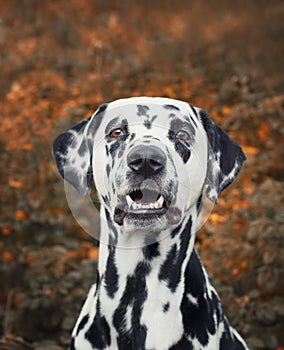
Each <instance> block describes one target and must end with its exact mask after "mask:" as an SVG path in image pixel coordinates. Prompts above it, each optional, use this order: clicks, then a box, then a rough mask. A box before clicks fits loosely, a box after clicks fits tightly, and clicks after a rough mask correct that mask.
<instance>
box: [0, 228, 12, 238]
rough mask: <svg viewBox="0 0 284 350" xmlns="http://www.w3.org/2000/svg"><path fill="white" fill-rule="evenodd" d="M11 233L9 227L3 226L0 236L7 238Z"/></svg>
mask: <svg viewBox="0 0 284 350" xmlns="http://www.w3.org/2000/svg"><path fill="white" fill-rule="evenodd" d="M11 232H12V229H11V227H10V226H5V227H3V228H2V235H3V236H8V235H9V234H10V233H11Z"/></svg>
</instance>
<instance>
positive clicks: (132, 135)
mask: <svg viewBox="0 0 284 350" xmlns="http://www.w3.org/2000/svg"><path fill="white" fill-rule="evenodd" d="M135 136H136V134H135V132H133V133H132V134H131V135H130V139H129V141H130V142H131V141H133V139H134V138H135Z"/></svg>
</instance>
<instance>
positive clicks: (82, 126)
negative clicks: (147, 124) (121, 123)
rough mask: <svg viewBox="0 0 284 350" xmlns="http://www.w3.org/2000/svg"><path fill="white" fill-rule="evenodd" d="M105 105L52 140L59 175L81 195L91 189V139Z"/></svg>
mask: <svg viewBox="0 0 284 350" xmlns="http://www.w3.org/2000/svg"><path fill="white" fill-rule="evenodd" d="M106 107H107V105H106V104H104V105H101V106H100V107H99V108H98V109H97V111H96V112H95V113H94V114H93V116H92V117H90V118H88V119H84V120H82V121H81V122H80V123H78V124H76V125H74V126H73V127H71V128H70V129H67V130H65V131H64V132H63V133H62V134H60V135H59V136H57V138H56V139H55V140H54V142H53V153H54V158H55V162H56V165H57V168H58V170H59V173H60V175H61V176H62V177H63V178H64V179H65V180H66V181H68V182H69V183H70V184H71V185H72V186H73V187H75V189H76V190H77V191H78V193H79V194H80V195H82V196H87V195H88V194H90V192H91V191H92V183H93V170H92V140H93V137H94V134H95V132H96V130H97V128H98V127H99V125H100V123H101V120H102V117H103V115H104V111H105V110H106Z"/></svg>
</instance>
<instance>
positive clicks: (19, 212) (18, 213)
mask: <svg viewBox="0 0 284 350" xmlns="http://www.w3.org/2000/svg"><path fill="white" fill-rule="evenodd" d="M26 218H27V214H26V213H25V212H24V211H23V210H16V212H15V219H16V220H23V219H26Z"/></svg>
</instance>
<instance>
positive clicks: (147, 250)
mask: <svg viewBox="0 0 284 350" xmlns="http://www.w3.org/2000/svg"><path fill="white" fill-rule="evenodd" d="M142 251H143V254H144V257H145V259H147V260H152V259H153V258H156V257H157V256H159V255H160V252H159V243H158V242H155V243H152V244H150V245H146V246H145V247H143V249H142Z"/></svg>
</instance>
